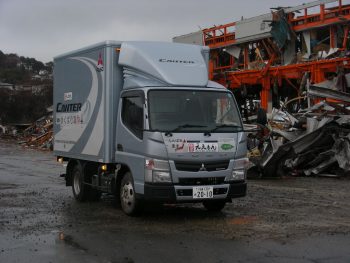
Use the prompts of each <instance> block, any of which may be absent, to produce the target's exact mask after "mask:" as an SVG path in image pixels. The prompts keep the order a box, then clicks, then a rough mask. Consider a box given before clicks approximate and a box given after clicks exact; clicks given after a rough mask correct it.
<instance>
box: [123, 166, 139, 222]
mask: <svg viewBox="0 0 350 263" xmlns="http://www.w3.org/2000/svg"><path fill="white" fill-rule="evenodd" d="M119 196H120V205H121V207H122V210H123V212H124V213H125V214H127V215H129V216H134V215H137V214H139V212H140V211H141V203H140V200H138V199H137V198H136V193H135V187H134V180H133V178H132V175H131V173H130V172H127V173H125V175H124V177H123V179H122V181H121V183H120V193H119Z"/></svg>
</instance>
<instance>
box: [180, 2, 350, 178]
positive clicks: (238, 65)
mask: <svg viewBox="0 0 350 263" xmlns="http://www.w3.org/2000/svg"><path fill="white" fill-rule="evenodd" d="M349 30H350V1H347V2H346V1H345V0H320V1H313V2H310V3H306V4H303V5H299V6H295V7H277V8H271V13H268V14H263V15H260V16H256V17H252V18H249V19H241V20H240V21H236V22H232V23H228V24H225V25H220V26H214V27H211V28H207V29H204V30H200V31H197V32H194V33H191V34H187V35H183V36H179V37H175V38H174V39H173V41H174V42H182V43H190V44H198V45H205V46H208V47H209V48H210V62H209V76H210V78H211V79H212V80H215V81H217V82H219V83H221V84H222V85H224V86H226V87H227V88H228V89H230V90H232V91H233V93H234V94H235V97H236V100H237V101H238V103H239V104H240V107H241V113H242V115H243V117H244V119H245V121H246V122H247V123H251V122H252V120H254V119H255V122H257V125H258V126H259V127H260V128H261V130H260V132H257V133H250V134H249V135H248V138H249V143H248V145H249V155H250V156H249V157H250V159H251V161H252V162H253V163H254V164H255V165H256V167H258V169H259V170H260V173H261V174H262V175H263V176H276V175H277V176H278V175H283V174H286V173H287V172H289V173H291V174H295V175H306V176H309V175H324V176H326V175H327V176H341V175H346V174H349V170H350V169H349V159H350V147H349V145H350V144H349V142H350V135H349V128H350V117H349V116H350V111H349V109H350V108H349V106H350V96H349V93H350V74H349V73H350V41H349ZM257 102H258V103H257ZM261 112H267V113H268V114H267V115H268V117H269V118H266V117H265V118H264V117H263V118H261V116H263V114H261ZM259 115H260V117H259ZM265 119H266V120H265Z"/></svg>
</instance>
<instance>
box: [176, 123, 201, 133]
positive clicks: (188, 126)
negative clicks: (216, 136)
mask: <svg viewBox="0 0 350 263" xmlns="http://www.w3.org/2000/svg"><path fill="white" fill-rule="evenodd" d="M205 127H207V126H203V125H194V124H188V123H186V124H182V125H179V126H177V127H176V128H175V129H173V130H171V131H169V132H177V131H179V130H181V129H183V128H205Z"/></svg>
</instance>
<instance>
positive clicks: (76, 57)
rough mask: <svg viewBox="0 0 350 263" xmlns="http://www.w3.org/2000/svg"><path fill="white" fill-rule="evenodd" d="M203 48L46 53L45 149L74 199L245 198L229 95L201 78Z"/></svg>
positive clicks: (238, 129)
mask: <svg viewBox="0 0 350 263" xmlns="http://www.w3.org/2000/svg"><path fill="white" fill-rule="evenodd" d="M208 56H209V50H208V48H206V47H202V46H196V45H187V44H177V43H160V42H117V41H105V42H102V43H98V44H96V45H93V46H89V47H86V48H83V49H79V50H76V51H73V52H69V53H66V54H63V55H61V56H57V57H55V58H54V154H55V155H56V156H57V160H58V161H59V162H61V163H65V165H66V173H65V174H64V175H63V176H64V177H65V180H66V185H67V186H72V189H73V194H74V197H75V198H76V199H77V200H78V201H85V200H98V199H99V198H100V196H101V193H110V194H115V195H116V198H117V200H120V204H121V208H122V209H123V211H124V212H125V213H126V214H128V215H133V214H136V213H137V212H138V211H140V209H141V208H142V206H143V204H144V202H145V201H149V202H158V203H181V202H202V203H203V204H204V206H205V207H206V208H207V209H208V210H211V211H220V210H221V209H222V208H223V207H224V206H225V203H226V202H230V201H231V199H232V198H235V197H242V196H244V195H245V194H246V166H247V163H248V160H247V158H246V151H247V147H246V135H245V133H244V131H243V126H242V120H241V117H240V113H239V111H238V108H237V104H236V102H235V99H234V96H233V95H232V93H231V92H230V91H229V90H227V89H226V88H225V87H223V86H221V85H219V84H217V83H215V82H212V81H209V80H208V69H207V61H208Z"/></svg>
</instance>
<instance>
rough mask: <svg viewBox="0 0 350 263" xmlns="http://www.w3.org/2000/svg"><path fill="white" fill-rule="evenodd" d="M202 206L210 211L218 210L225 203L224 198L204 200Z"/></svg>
mask: <svg viewBox="0 0 350 263" xmlns="http://www.w3.org/2000/svg"><path fill="white" fill-rule="evenodd" d="M203 205H204V207H205V208H206V209H207V210H208V211H210V212H220V211H221V210H222V209H223V208H224V207H225V205H226V201H225V200H211V201H204V202H203Z"/></svg>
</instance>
